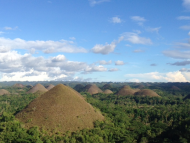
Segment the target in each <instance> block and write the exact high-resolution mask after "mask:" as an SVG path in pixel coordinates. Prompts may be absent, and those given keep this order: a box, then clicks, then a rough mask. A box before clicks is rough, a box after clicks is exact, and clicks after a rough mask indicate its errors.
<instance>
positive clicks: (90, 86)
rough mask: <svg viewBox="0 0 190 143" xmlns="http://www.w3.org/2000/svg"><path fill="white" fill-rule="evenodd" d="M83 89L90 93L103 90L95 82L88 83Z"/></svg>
mask: <svg viewBox="0 0 190 143" xmlns="http://www.w3.org/2000/svg"><path fill="white" fill-rule="evenodd" d="M84 91H86V92H89V93H90V94H91V95H93V94H97V93H102V92H103V91H102V90H101V89H100V88H99V87H97V86H96V85H95V84H88V85H86V86H85V87H84Z"/></svg>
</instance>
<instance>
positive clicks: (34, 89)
mask: <svg viewBox="0 0 190 143" xmlns="http://www.w3.org/2000/svg"><path fill="white" fill-rule="evenodd" d="M46 91H48V90H47V89H46V88H45V87H44V86H43V85H41V84H39V83H38V84H36V85H35V86H34V87H32V88H31V89H30V90H29V91H28V92H27V93H36V92H46Z"/></svg>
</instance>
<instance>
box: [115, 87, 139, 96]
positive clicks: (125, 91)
mask: <svg viewBox="0 0 190 143" xmlns="http://www.w3.org/2000/svg"><path fill="white" fill-rule="evenodd" d="M135 92H136V90H134V89H131V87H130V86H128V85H127V86H123V88H121V89H120V90H119V91H118V93H117V95H123V96H127V95H134V93H135Z"/></svg>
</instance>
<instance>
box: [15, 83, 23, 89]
mask: <svg viewBox="0 0 190 143" xmlns="http://www.w3.org/2000/svg"><path fill="white" fill-rule="evenodd" d="M13 87H16V88H24V87H25V86H24V85H23V84H20V83H16V84H14V85H13Z"/></svg>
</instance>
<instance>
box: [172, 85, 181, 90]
mask: <svg viewBox="0 0 190 143" xmlns="http://www.w3.org/2000/svg"><path fill="white" fill-rule="evenodd" d="M170 89H171V90H181V89H180V88H179V87H177V86H175V85H174V86H172V87H171V88H170Z"/></svg>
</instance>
